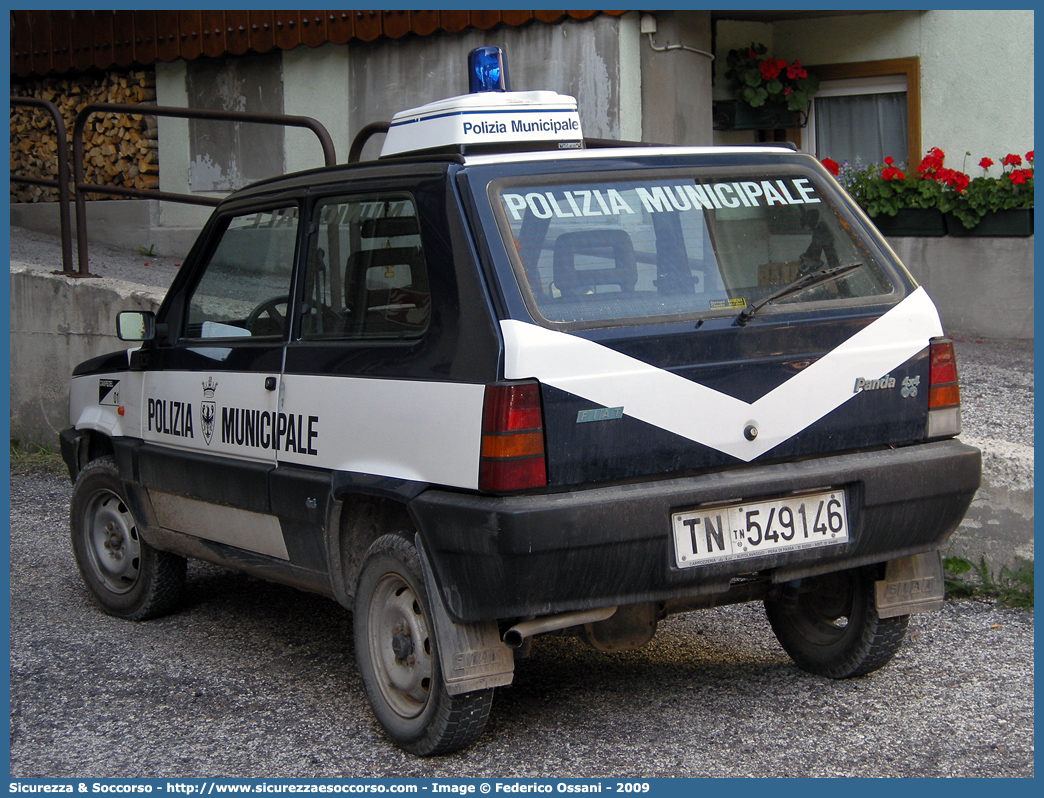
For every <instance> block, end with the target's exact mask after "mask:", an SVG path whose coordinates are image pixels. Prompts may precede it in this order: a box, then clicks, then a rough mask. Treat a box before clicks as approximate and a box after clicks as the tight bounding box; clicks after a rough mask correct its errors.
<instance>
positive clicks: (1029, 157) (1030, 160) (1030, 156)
mask: <svg viewBox="0 0 1044 798" xmlns="http://www.w3.org/2000/svg"><path fill="white" fill-rule="evenodd" d="M1026 160H1027V161H1029V162H1030V163H1033V150H1030V151H1029V152H1027V153H1026Z"/></svg>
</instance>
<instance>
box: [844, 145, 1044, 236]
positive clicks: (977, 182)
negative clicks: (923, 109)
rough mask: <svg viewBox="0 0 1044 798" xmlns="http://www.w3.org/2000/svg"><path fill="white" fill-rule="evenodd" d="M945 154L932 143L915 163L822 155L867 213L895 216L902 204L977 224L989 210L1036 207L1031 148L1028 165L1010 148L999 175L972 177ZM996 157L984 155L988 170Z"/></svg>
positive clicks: (968, 226) (902, 206)
mask: <svg viewBox="0 0 1044 798" xmlns="http://www.w3.org/2000/svg"><path fill="white" fill-rule="evenodd" d="M944 158H945V155H944V154H943V152H942V150H940V149H938V148H937V147H932V148H931V149H930V150H928V153H927V155H925V157H924V159H923V160H922V161H921V163H920V164H918V165H917V168H916V169H906V170H905V171H904V168H900V167H897V166H894V165H893V161H892V159H891V158H885V163H884V165H879V164H871V165H870V166H865V167H862V166H852V165H850V164H848V163H845V164H844V165H842V166H840V167H838V165H837V164H836V163H834V162H833V161H831V160H830V159H829V158H826V159H824V161H823V163H824V165H827V167H828V168H830V169H831V170H832V171H834V173H835V174H837V178H838V181H839V182H840V183H841V185H842V186H844V187H845V189H846V190H847V191H848V193H849V194H851V195H852V198H853V199H855V201H856V202H857V203H859V205H860V207H862V208H863V210H865V211H866V213H867V215H869V216H871V217H875V216H881V215H885V216H895V215H896V214H897V213H898V212H899V211H900V210H902V209H903V208H929V209H935V210H938V211H940V212H942V213H952V214H953V215H954V216H956V217H957V218H958V219H960V221H961V224H963V225H964V226H965V227H967V228H972V227H975V225H977V224H978V223H979V221H980V220H981V219H982V217H983V216H984V215H985V214H987V213H992V212H996V211H1002V210H1010V209H1014V208H1032V207H1033V152H1032V151H1030V152H1028V153H1026V160H1027V162H1028V167H1027V168H1015V167H1016V166H1018V167H1021V166H1022V158H1021V156H1017V155H1014V154H1009V155H1008V156H1007V157H1006V158H1005V159H1004V165H1005V167H1008V168H1005V169H1004V171H1003V172H1002V173H1001V175H1000V176H999V177H987V176H986V175H985V174H984V175H983V176H981V177H976V178H972V179H969V178H968V175H966V174H964V172H959V171H957V170H954V169H947V168H945V167H944V166H943V159H944ZM992 164H993V161H991V160H990V159H988V158H984V159H983V161H982V163H981V164H980V166H983V168H984V171H985V169H987V168H988V166H990V165H992Z"/></svg>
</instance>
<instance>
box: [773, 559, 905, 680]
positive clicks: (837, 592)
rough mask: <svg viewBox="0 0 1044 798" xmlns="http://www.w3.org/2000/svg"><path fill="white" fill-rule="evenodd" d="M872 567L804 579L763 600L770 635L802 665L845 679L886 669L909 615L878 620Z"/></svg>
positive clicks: (832, 676)
mask: <svg viewBox="0 0 1044 798" xmlns="http://www.w3.org/2000/svg"><path fill="white" fill-rule="evenodd" d="M874 581H875V579H874V569H873V568H862V569H857V570H853V571H842V572H840V573H834V574H826V575H824V576H818V577H813V578H811V579H804V580H802V582H801V585H800V587H798V588H797V590H796V592H795V591H793V590H788V591H786V592H784V593H783V594H782V595H781V596H780V597H778V598H772V599H766V600H765V612H766V614H767V615H768V619H769V623H770V624H771V625H772V631H773V632H775V634H776V638H777V639H778V640H779V642H780V645H782V646H783V649H784V650H785V651H786V652H787V654H789V655H790V657H791V659H793V660H794V662H795V663H796V664H797V665H798V667H800V668H802V669H804V670H806V671H809V672H810V673H815V674H817V675H819V676H827V677H829V678H831V679H847V678H849V677H851V676H863V675H864V674H867V673H870V672H872V671H875V670H877V669H878V668H881V667H883V666H884V665H886V664H887V663H888V661H889V660H891V659H892V657H893V656H894V655H895V652H896V651H898V650H899V646H901V645H902V643H903V638H904V637H905V635H906V624H907V622H908V621H909V620H910V616H909V615H902V616H899V617H897V618H880V617H878V615H877V608H876V606H875V602H874Z"/></svg>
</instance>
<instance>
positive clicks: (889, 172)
mask: <svg viewBox="0 0 1044 798" xmlns="http://www.w3.org/2000/svg"><path fill="white" fill-rule="evenodd" d="M881 177H883V178H884V179H885V180H905V179H906V175H904V174H903V173H902V172H901V171H899V170H898V169H896V168H895V167H894V166H886V167H885V168H884V169H882V170H881Z"/></svg>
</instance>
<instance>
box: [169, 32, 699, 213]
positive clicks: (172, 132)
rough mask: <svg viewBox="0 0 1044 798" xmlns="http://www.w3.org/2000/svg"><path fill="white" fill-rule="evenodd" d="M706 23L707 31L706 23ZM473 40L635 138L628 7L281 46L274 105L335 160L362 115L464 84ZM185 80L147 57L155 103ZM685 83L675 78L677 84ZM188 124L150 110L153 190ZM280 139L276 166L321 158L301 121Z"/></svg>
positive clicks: (183, 96) (176, 174)
mask: <svg viewBox="0 0 1044 798" xmlns="http://www.w3.org/2000/svg"><path fill="white" fill-rule="evenodd" d="M707 33H708V37H709V25H708V26H707ZM482 45H495V46H499V47H503V48H504V50H505V52H506V54H507V58H508V71H509V75H510V79H511V88H512V89H513V90H515V91H525V90H532V89H550V90H553V91H558V92H560V93H562V94H569V95H572V96H574V97H576V98H577V101H578V103H579V110H580V118H581V122H582V124H583V127H584V132H585V134H586V135H588V136H592V137H601V138H625V139H635V140H636V139H639V138H641V135H642V94H641V91H642V88H641V87H642V81H641V69H642V62H641V57H640V55H639V46H640V41H639V34H638V15H637V14H636V13H632V14H627V15H624V16H622V17H614V16H608V15H599V16H598V17H595V18H594V19H591V20H587V21H576V20H569V19H567V20H564V21H563V22H560V23H558V24H555V25H530V26H526V27H509V26H502V27H499V28H496V29H494V30H490V31H481V30H474V29H469V30H465V31H463V32H461V33H459V34H455V35H452V36H449V35H436V36H426V37H406V38H403V39H399V40H394V41H390V40H387V39H380V40H377V41H375V42H372V43H361V42H353V43H352V44H350V45H333V44H328V45H324V46H322V47H318V48H309V47H298V48H296V49H294V50H288V51H285V52H282V54H281V56H282V81H283V108H282V112H283V113H285V114H295V115H302V116H311V117H314V118H316V119H318V120H319V121H320V122H321V123H322V124H323V125H324V126H325V127H326V128H327V130H329V131H330V134H331V136H332V137H333V140H334V145H335V147H336V149H337V155H338V159H339V160H341V161H343V160H345V159H346V158H347V155H348V150H349V148H350V146H351V142H352V140H353V138H354V136H355V134H356V132H358V130H359V129H360V128H362V127H363V126H364V125H366V124H368V123H369V122H374V121H382V120H384V121H387V120H390V119H391V117H392V115H393V114H394V113H395V112H397V111H400V110H403V109H406V108H411V107H414V106H417V105H422V104H424V103H427V102H431V101H433V100H438V99H442V98H444V97H449V96H453V95H456V94H465V93H467V91H468V85H467V72H466V64H467V54H468V52H470V50H472V49H473V48H475V47H479V46H482ZM672 55H673V54H672ZM708 79H709V76H708ZM186 86H187V69H186V64H185V62H184V61H175V62H171V63H157V64H156V92H157V102H158V103H159V104H160V105H173V106H179V107H185V106H188V104H189V102H190V98H189V93H188V90H187V88H186ZM692 88H693V87H692V86H691V84H684V90H685V91H691V90H692ZM248 89H249V87H245V88H244V90H248ZM675 94H676V91H675V92H674V93H672V95H671V96H672V97H673V96H675ZM269 110H271V109H269ZM189 129H190V126H189V123H187V122H186V121H184V120H178V119H162V120H160V123H159V131H160V158H161V164H162V165H163V166H164V167H166V171H164V172H163V176H162V178H161V189H162V190H163V191H173V192H178V193H189V191H190V188H189V168H188V165H189V163H190V160H191V159H190V145H189V141H190V139H189V135H190V134H189ZM285 141H286V146H285V150H284V158H283V163H282V164H280V165H279V168H282V169H284V170H285V171H297V170H300V169H308V168H311V167H315V166H320V165H322V163H323V161H322V150H321V148H320V147H319V145H318V142H317V141H316V139H315V136H314V135H313V134H312V133H310V132H309V131H306V130H299V129H288V130H287V132H286V139H285ZM380 145H381V137H375V138H374V140H373V141H372V142H371V144H370V146H369V147H367V149H366V150H365V151H364V153H363V157H375V156H376V155H377V153H378V152H379V149H380ZM200 193H205V192H200ZM215 196H220V194H218V195H215ZM200 216H201V213H200V211H198V210H197V209H194V208H191V207H188V206H180V207H179V206H173V205H171V206H169V207H168V206H165V209H164V222H165V223H169V224H174V225H177V224H193V223H195V222H196V220H198V219H199V218H200ZM203 218H205V214H203Z"/></svg>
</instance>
